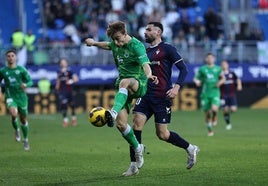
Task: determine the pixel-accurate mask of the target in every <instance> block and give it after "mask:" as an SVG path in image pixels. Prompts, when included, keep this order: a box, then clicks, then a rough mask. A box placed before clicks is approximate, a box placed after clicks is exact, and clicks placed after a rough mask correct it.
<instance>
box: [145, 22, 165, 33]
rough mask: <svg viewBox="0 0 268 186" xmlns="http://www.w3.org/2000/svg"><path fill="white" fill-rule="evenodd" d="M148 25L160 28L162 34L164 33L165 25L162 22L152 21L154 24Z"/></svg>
mask: <svg viewBox="0 0 268 186" xmlns="http://www.w3.org/2000/svg"><path fill="white" fill-rule="evenodd" d="M148 25H154V26H155V27H158V28H160V30H161V31H162V33H163V31H164V28H163V25H162V23H160V22H156V21H152V22H149V23H148Z"/></svg>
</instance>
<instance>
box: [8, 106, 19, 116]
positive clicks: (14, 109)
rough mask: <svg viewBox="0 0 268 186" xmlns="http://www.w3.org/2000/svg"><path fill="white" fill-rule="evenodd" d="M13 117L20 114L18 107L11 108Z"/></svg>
mask: <svg viewBox="0 0 268 186" xmlns="http://www.w3.org/2000/svg"><path fill="white" fill-rule="evenodd" d="M9 112H10V115H11V117H14V118H16V117H17V116H18V110H17V109H16V108H11V109H10V110H9Z"/></svg>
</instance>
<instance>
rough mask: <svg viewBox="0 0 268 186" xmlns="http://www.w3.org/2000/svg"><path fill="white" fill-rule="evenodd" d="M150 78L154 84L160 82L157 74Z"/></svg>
mask: <svg viewBox="0 0 268 186" xmlns="http://www.w3.org/2000/svg"><path fill="white" fill-rule="evenodd" d="M148 79H149V80H150V81H152V82H153V83H154V84H158V83H159V80H158V78H157V76H154V75H151V76H149V77H148Z"/></svg>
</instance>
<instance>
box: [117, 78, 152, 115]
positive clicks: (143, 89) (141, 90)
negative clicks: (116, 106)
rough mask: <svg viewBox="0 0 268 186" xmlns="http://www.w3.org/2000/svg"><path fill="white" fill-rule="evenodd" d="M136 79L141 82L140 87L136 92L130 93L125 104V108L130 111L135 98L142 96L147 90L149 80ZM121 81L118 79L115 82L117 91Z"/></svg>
mask: <svg viewBox="0 0 268 186" xmlns="http://www.w3.org/2000/svg"><path fill="white" fill-rule="evenodd" d="M136 80H137V81H138V82H139V88H138V90H137V91H136V92H134V94H132V95H128V98H127V101H126V103H125V105H124V106H123V108H125V109H126V110H127V112H128V113H129V112H130V110H131V108H132V102H133V99H137V98H140V97H142V96H144V95H145V94H146V92H147V81H141V80H138V79H136ZM120 81H121V80H119V79H118V80H117V81H116V83H115V88H116V93H117V92H118V89H119V83H120Z"/></svg>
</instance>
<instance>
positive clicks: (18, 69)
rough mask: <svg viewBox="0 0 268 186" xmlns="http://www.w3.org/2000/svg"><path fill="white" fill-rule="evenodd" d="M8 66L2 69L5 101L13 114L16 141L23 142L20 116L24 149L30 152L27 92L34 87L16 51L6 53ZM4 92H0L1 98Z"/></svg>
mask: <svg viewBox="0 0 268 186" xmlns="http://www.w3.org/2000/svg"><path fill="white" fill-rule="evenodd" d="M6 61H7V66H6V67H3V68H1V69H0V82H1V81H2V80H4V87H5V101H6V105H7V108H8V110H9V113H10V114H11V122H12V126H13V128H14V129H15V140H16V141H18V142H19V141H21V137H20V129H19V121H18V114H19V118H20V122H21V129H22V134H23V138H24V149H25V150H26V151H27V150H30V146H29V141H28V132H29V125H28V121H27V115H28V97H27V94H26V92H25V89H26V88H27V87H30V86H32V85H33V82H32V79H31V77H30V75H29V73H28V72H27V70H26V69H25V68H24V67H22V66H18V65H17V55H16V52H15V51H14V50H9V51H7V52H6ZM1 96H2V92H1V90H0V97H1Z"/></svg>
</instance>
